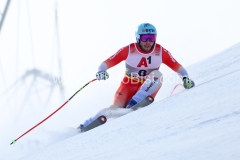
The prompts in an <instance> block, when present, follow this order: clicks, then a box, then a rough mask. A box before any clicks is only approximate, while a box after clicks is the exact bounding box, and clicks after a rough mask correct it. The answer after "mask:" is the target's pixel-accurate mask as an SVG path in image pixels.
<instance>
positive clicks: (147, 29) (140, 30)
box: [135, 23, 157, 43]
mask: <svg viewBox="0 0 240 160" xmlns="http://www.w3.org/2000/svg"><path fill="white" fill-rule="evenodd" d="M141 34H156V36H157V29H156V28H155V27H154V25H152V24H150V23H142V24H140V25H139V26H138V27H137V31H136V32H135V36H136V40H137V43H139V42H140V35H141Z"/></svg>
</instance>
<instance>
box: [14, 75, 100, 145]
mask: <svg viewBox="0 0 240 160" xmlns="http://www.w3.org/2000/svg"><path fill="white" fill-rule="evenodd" d="M95 80H97V79H93V80H91V81H89V82H88V83H87V84H85V85H84V86H83V87H82V88H80V89H79V90H78V91H77V92H76V93H74V94H73V95H72V97H70V98H69V99H68V100H67V101H66V102H65V103H63V104H62V105H61V106H60V107H59V108H58V109H57V110H55V111H54V112H53V113H52V114H50V115H49V116H48V117H46V118H45V119H44V120H42V121H41V122H39V123H38V124H36V125H35V126H33V127H32V128H30V129H29V130H28V131H27V132H25V133H24V134H22V135H21V136H20V137H18V138H17V139H15V140H13V141H12V143H11V144H14V143H16V142H17V140H19V139H20V138H22V137H23V136H24V135H26V134H27V133H28V132H30V131H31V130H33V129H34V128H36V127H37V126H39V125H40V124H41V123H43V122H44V121H46V120H47V119H48V118H50V117H51V116H52V115H54V114H55V113H56V112H57V111H59V110H60V109H61V108H62V107H63V106H65V105H66V104H67V103H68V102H69V101H70V100H71V99H72V98H73V97H74V96H75V95H76V94H77V93H78V92H80V91H81V90H82V89H83V88H84V87H86V86H87V85H88V84H89V83H91V82H94V81H95ZM11 144H10V145H11Z"/></svg>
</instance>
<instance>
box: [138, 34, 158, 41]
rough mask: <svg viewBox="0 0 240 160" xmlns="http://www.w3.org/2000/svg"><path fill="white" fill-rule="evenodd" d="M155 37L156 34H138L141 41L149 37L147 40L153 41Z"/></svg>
mask: <svg viewBox="0 0 240 160" xmlns="http://www.w3.org/2000/svg"><path fill="white" fill-rule="evenodd" d="M156 37H157V36H156V34H141V35H140V40H141V41H142V42H147V40H148V39H149V41H151V42H155V41H156Z"/></svg>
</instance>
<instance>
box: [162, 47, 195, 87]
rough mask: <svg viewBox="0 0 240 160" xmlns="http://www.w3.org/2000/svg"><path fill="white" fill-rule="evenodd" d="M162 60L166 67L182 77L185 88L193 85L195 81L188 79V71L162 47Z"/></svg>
mask: <svg viewBox="0 0 240 160" xmlns="http://www.w3.org/2000/svg"><path fill="white" fill-rule="evenodd" d="M162 53H163V54H162V62H163V63H164V64H166V65H167V66H168V67H170V68H171V69H172V70H174V71H175V72H177V73H178V75H179V76H180V77H181V78H182V80H183V86H184V88H186V89H190V88H192V87H194V86H195V83H194V81H193V80H191V79H189V77H188V73H187V71H186V69H185V68H184V67H183V66H182V65H181V64H179V63H178V62H177V61H176V60H175V59H174V58H173V56H172V55H171V53H169V52H168V51H167V50H166V49H164V48H163V52H162Z"/></svg>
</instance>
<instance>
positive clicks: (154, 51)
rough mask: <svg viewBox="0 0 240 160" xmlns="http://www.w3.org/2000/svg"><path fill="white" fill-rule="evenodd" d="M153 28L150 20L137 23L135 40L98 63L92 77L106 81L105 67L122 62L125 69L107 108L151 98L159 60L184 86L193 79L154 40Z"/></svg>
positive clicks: (159, 81)
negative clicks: (174, 73) (178, 77)
mask: <svg viewBox="0 0 240 160" xmlns="http://www.w3.org/2000/svg"><path fill="white" fill-rule="evenodd" d="M156 38H157V30H156V28H155V27H154V26H153V25H152V24H150V23H143V24H140V25H139V26H138V28H137V31H136V40H137V42H136V43H131V44H129V45H127V46H125V47H123V48H121V49H120V50H119V51H118V52H117V53H115V54H114V55H112V56H111V57H110V58H108V59H106V60H105V61H103V62H102V63H101V65H100V66H99V68H98V72H97V74H96V77H97V79H98V80H106V79H108V77H109V75H108V73H107V70H108V69H109V68H111V67H114V66H115V65H117V64H118V63H120V62H122V61H125V64H126V72H125V76H124V77H123V79H122V81H121V84H120V86H119V88H118V89H117V91H116V93H115V96H114V99H113V104H112V105H111V106H110V108H131V107H132V106H134V105H135V104H137V103H138V102H140V101H141V100H143V99H144V98H146V97H147V96H149V95H151V96H152V97H155V96H156V94H157V93H158V91H159V89H160V88H161V86H162V74H161V72H160V71H159V68H160V65H161V64H162V63H164V64H166V65H167V66H168V67H170V68H171V69H172V70H173V71H175V72H177V73H178V74H179V76H180V77H181V78H182V80H183V86H184V87H185V88H186V89H189V88H192V87H194V85H195V84H194V81H192V80H191V79H189V77H188V73H187V71H186V70H185V69H184V67H183V66H182V65H181V64H179V63H178V62H177V61H176V60H175V59H174V58H173V56H172V55H171V53H170V52H169V51H168V50H166V49H165V48H163V47H162V46H161V45H160V44H157V43H156ZM105 112H106V109H105V110H101V111H100V112H99V113H98V114H97V115H95V116H94V117H92V118H90V119H89V120H87V121H85V122H84V123H83V124H81V125H80V127H79V128H80V129H81V128H82V127H86V126H87V125H88V124H90V123H91V122H92V121H93V120H95V119H96V118H98V117H99V116H100V115H102V114H104V113H105Z"/></svg>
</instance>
